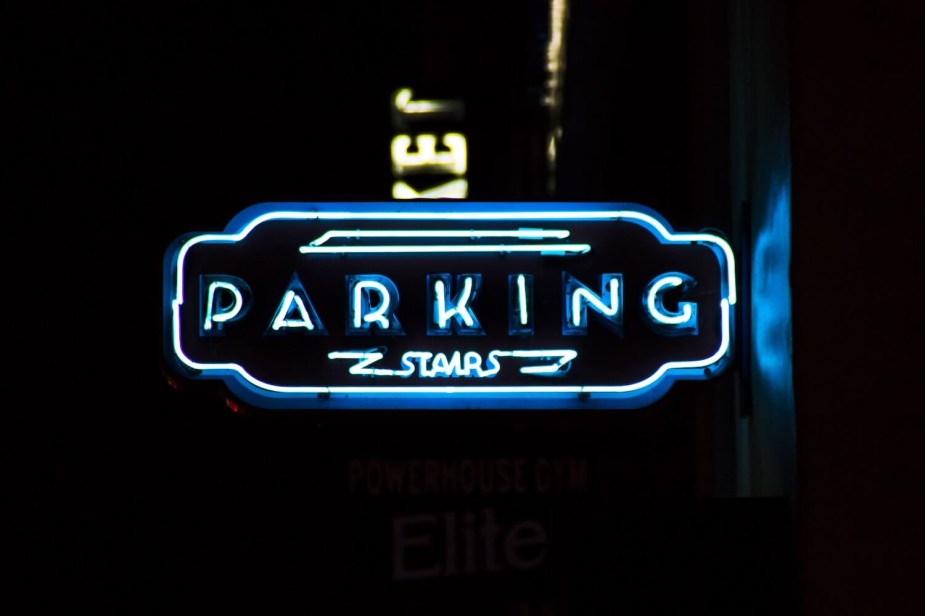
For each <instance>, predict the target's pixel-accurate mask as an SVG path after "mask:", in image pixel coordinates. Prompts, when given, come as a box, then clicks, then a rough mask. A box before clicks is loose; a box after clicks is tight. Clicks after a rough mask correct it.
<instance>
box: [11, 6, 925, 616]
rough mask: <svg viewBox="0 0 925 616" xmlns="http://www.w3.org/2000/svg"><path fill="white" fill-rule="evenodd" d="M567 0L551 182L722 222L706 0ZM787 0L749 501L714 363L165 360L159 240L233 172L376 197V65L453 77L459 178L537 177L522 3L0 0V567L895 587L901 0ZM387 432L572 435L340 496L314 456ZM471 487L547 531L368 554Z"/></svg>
mask: <svg viewBox="0 0 925 616" xmlns="http://www.w3.org/2000/svg"><path fill="white" fill-rule="evenodd" d="M574 4H575V6H573V21H572V27H573V29H572V30H570V31H569V33H568V35H569V37H570V39H569V54H570V55H569V61H570V64H569V73H568V81H567V84H568V85H567V89H566V101H567V103H566V105H567V106H566V109H567V110H568V111H567V113H568V115H567V117H566V119H565V127H566V130H567V131H568V132H567V133H566V134H567V139H566V140H564V141H563V150H562V152H561V159H560V160H561V165H560V168H559V172H558V178H557V179H558V192H557V195H556V197H557V198H559V199H562V200H567V199H576V200H581V199H595V200H611V201H638V202H643V203H645V204H646V205H649V206H651V207H653V208H654V209H656V210H658V211H660V212H662V213H663V214H665V215H666V217H667V218H668V219H669V220H670V222H671V223H672V224H673V225H674V226H675V227H676V228H678V229H688V228H699V227H716V228H720V229H731V225H732V223H733V216H732V208H733V204H730V203H729V202H728V196H727V195H728V191H727V189H726V186H727V184H728V181H729V178H728V170H727V167H728V165H727V163H728V160H727V158H726V157H727V156H728V151H727V149H726V145H725V140H728V138H729V135H728V132H727V131H728V125H727V124H725V123H724V121H723V118H725V115H726V114H728V108H727V106H726V105H727V103H726V102H725V101H726V98H725V97H726V96H728V94H727V91H728V75H727V74H726V70H727V67H728V63H729V58H728V52H726V51H725V47H724V46H723V45H722V44H721V41H722V40H724V38H725V36H726V32H727V28H728V18H729V16H728V11H727V10H726V8H725V6H724V4H723V3H720V2H714V3H694V2H690V3H684V2H652V3H644V2H639V3H633V2H623V3H611V4H607V3H604V2H592V3H579V2H575V3H574ZM791 4H792V6H789V8H788V11H787V13H788V20H789V21H788V33H789V36H788V44H789V54H790V55H789V58H788V59H789V67H790V86H791V92H790V99H791V125H792V133H791V140H792V157H793V167H792V170H793V194H792V197H793V206H792V210H793V221H792V223H793V226H792V241H793V266H792V286H793V298H794V304H793V332H794V334H793V361H794V380H795V388H796V411H797V434H798V438H797V477H796V486H797V487H796V490H795V493H793V494H788V495H785V498H783V499H769V500H765V499H728V498H723V496H725V495H727V494H729V493H730V487H729V485H730V480H729V479H728V478H726V477H725V476H724V469H725V470H726V471H727V472H728V469H729V467H730V466H731V465H733V464H734V463H733V461H732V458H731V455H730V454H729V452H728V449H729V447H730V445H729V437H728V435H726V436H724V435H722V434H721V433H718V432H717V428H716V426H717V425H720V424H721V423H722V419H723V417H724V413H725V412H726V411H725V410H724V409H725V408H726V403H727V402H728V396H729V395H730V394H729V391H730V390H731V381H730V380H729V379H726V380H719V381H717V382H714V383H712V384H710V385H709V386H707V387H705V388H692V387H685V386H683V385H684V384H681V385H682V386H679V387H676V388H675V389H673V390H672V392H671V394H670V396H669V397H668V398H667V399H666V400H665V401H664V402H663V403H661V404H660V405H658V407H656V408H653V409H650V410H648V412H640V413H629V414H624V415H621V416H620V417H618V418H616V417H609V416H601V415H588V416H577V417H576V416H569V417H565V416H561V415H556V414H548V415H545V416H543V417H511V416H510V415H504V414H500V415H499V414H493V413H490V412H486V413H483V414H475V415H473V416H466V417H460V416H450V417H432V416H430V415H427V414H414V415H413V416H412V415H407V414H386V415H382V416H376V417H370V416H366V415H364V414H362V413H359V414H356V415H351V416H350V417H349V418H343V417H334V416H313V417H311V418H304V417H300V418H287V420H286V421H284V422H283V421H279V420H278V419H279V418H274V419H271V420H266V418H265V417H260V416H242V415H241V414H235V413H233V412H231V411H230V409H229V408H228V407H227V406H226V405H225V403H224V402H223V401H222V400H221V399H220V398H217V397H215V396H214V395H213V392H211V391H206V390H201V389H180V390H174V389H172V388H171V387H170V386H169V385H168V383H167V379H166V378H165V374H164V370H163V362H162V359H161V358H162V352H161V329H160V328H161V276H162V269H161V268H162V259H163V254H164V251H165V249H166V247H167V245H168V244H169V242H170V241H171V240H173V239H174V238H175V237H177V236H178V235H180V234H181V233H185V232H188V231H209V230H218V229H220V228H221V227H223V226H224V224H225V223H226V222H227V221H228V220H229V219H230V217H231V216H232V215H234V214H235V213H236V212H237V211H239V210H240V209H243V208H244V207H246V206H248V205H251V204H253V203H257V202H262V201H276V200H295V201H320V200H383V199H387V198H388V195H389V187H390V184H391V175H390V169H389V166H388V154H387V144H388V140H389V139H390V138H391V136H392V127H391V125H390V116H389V110H388V100H389V96H390V94H391V93H392V91H393V90H394V89H395V88H396V87H399V86H401V85H405V84H406V83H411V82H415V81H419V82H422V83H426V84H427V85H428V87H430V88H432V89H433V92H434V96H436V97H454V96H457V95H458V96H459V97H461V98H465V100H466V104H467V116H466V123H467V126H466V130H467V131H468V132H467V136H470V152H471V155H472V166H471V167H470V173H469V178H470V183H471V185H472V192H471V193H470V197H471V198H472V199H486V200H494V199H498V200H507V199H511V200H517V199H529V198H542V196H543V194H544V192H543V191H544V186H545V184H544V179H545V178H544V177H543V174H542V173H541V172H540V171H538V169H539V168H540V166H539V165H538V160H537V152H538V151H541V149H540V150H538V148H541V147H542V135H543V131H544V130H545V126H544V124H543V122H544V115H543V112H542V110H541V109H540V108H539V107H538V106H537V104H536V100H537V94H538V91H540V90H541V86H542V79H543V75H542V70H541V66H542V65H541V59H542V53H543V40H542V36H541V34H542V29H543V28H544V26H545V7H543V6H542V5H541V3H535V2H532V3H531V2H519V3H475V4H473V3H462V2H455V3H454V2H446V3H429V4H425V3H415V2H401V3H397V4H396V3H370V4H369V5H363V6H355V5H350V4H334V3H331V4H323V5H322V4H312V5H307V4H303V5H298V6H296V5H287V4H285V3H260V4H258V3H233V4H224V3H209V2H193V3H183V4H178V5H175V6H174V5H170V4H163V3H162V4H156V5H155V4H132V5H124V6H123V5H118V4H115V3H113V4H111V5H110V4H103V3H95V4H94V3H91V4H85V5H83V6H67V7H63V8H54V7H44V8H39V7H33V6H30V7H28V8H26V7H16V8H13V9H8V10H6V11H5V13H6V15H5V17H4V19H3V21H4V26H3V27H4V35H3V36H4V38H3V40H4V43H5V44H6V47H7V53H6V54H5V61H4V85H5V87H4V92H5V94H4V99H5V100H6V103H7V104H5V105H4V107H6V109H7V115H6V119H5V122H4V124H5V126H6V127H7V128H8V131H6V133H7V134H8V135H10V136H11V139H8V140H5V143H4V147H3V152H4V159H3V167H4V170H5V172H6V173H5V174H4V175H6V176H7V177H8V178H9V182H7V183H5V184H6V188H12V191H11V192H10V193H8V194H9V197H8V199H6V200H5V201H6V203H5V205H6V208H5V211H6V214H7V220H8V226H7V227H6V229H7V239H8V243H7V247H6V249H5V250H6V254H7V262H8V265H7V268H6V274H7V279H6V282H7V284H8V285H9V286H8V289H9V290H8V293H7V295H6V297H7V301H8V302H9V304H8V312H7V314H8V315H9V316H8V319H9V326H8V333H7V340H8V342H9V343H11V344H8V348H9V349H12V350H13V351H14V353H13V354H11V357H10V358H9V359H10V361H9V362H8V368H7V374H8V378H7V379H6V383H7V388H8V397H7V400H6V405H5V406H6V408H5V412H4V417H5V419H4V423H3V426H2V434H3V455H4V458H3V483H4V492H5V494H4V498H3V502H4V505H3V509H4V511H5V512H6V513H7V514H9V522H8V523H7V524H5V528H4V550H3V551H4V555H5V556H6V558H5V560H7V561H8V563H9V564H10V565H11V567H10V568H8V569H9V571H11V572H12V573H8V574H7V577H6V578H5V582H6V583H7V584H8V586H9V588H10V589H12V590H16V591H19V593H21V594H22V596H23V597H24V598H25V599H26V600H27V602H29V603H27V605H33V606H36V607H39V606H45V607H56V608H65V609H81V610H82V609H93V610H94V611H98V612H99V611H114V612H120V613H125V612H129V613H135V612H152V613H160V612H166V613H177V612H212V611H220V610H221V611H242V612H248V613H253V612H258V611H259V612H264V613H282V612H289V611H302V612H305V611H308V612H321V613H340V612H343V613H350V612H351V610H354V609H355V608H356V607H357V606H365V607H368V606H376V609H378V610H379V611H384V612H386V613H405V614H417V613H424V612H428V613H433V612H435V611H436V612H439V613H444V614H455V613H471V612H477V613H503V614H507V613H510V614H514V613H517V614H551V613H569V614H572V613H581V614H584V613H589V614H597V613H602V612H603V613H616V612H619V611H621V610H622V611H624V612H625V613H663V612H670V613H677V612H678V611H680V610H682V609H684V610H685V611H694V612H698V611H699V612H701V613H730V614H745V613H761V614H780V613H794V612H796V613H807V614H833V613H837V614H870V613H883V614H903V613H914V612H915V610H916V607H917V606H920V605H921V600H920V598H919V597H918V593H917V591H916V590H915V589H916V587H917V586H916V583H917V580H918V578H917V576H916V572H917V571H920V570H921V567H920V566H918V567H917V565H920V549H919V548H918V547H917V545H916V539H917V538H918V537H917V536H916V534H917V533H916V531H917V530H918V527H919V526H920V520H921V513H920V511H921V509H920V507H917V502H918V501H917V499H916V495H917V493H920V492H921V488H920V485H921V481H920V475H919V473H918V472H917V470H916V469H917V467H920V466H921V464H920V462H921V456H920V454H919V453H918V452H919V448H918V444H919V440H920V438H921V435H922V434H923V432H922V426H921V419H920V415H921V407H922V405H921V402H920V400H919V399H918V397H917V393H916V392H915V391H914V390H913V388H912V387H911V386H912V384H913V383H915V380H914V375H913V374H912V369H911V366H912V365H914V358H915V349H916V348H917V344H913V341H914V340H915V338H916V328H915V321H914V318H915V317H914V315H915V312H914V310H915V303H914V300H912V299H911V297H910V296H907V295H906V294H907V293H909V292H910V291H911V290H913V289H915V285H916V282H915V281H916V280H918V278H920V275H921V262H922V259H921V256H920V254H919V253H918V250H917V249H918V244H919V243H920V242H919V241H918V239H917V235H916V230H917V229H918V227H919V226H921V225H920V220H921V215H920V214H919V206H920V204H921V202H922V190H921V179H920V178H921V173H920V169H919V168H920V166H921V165H920V162H921V161H922V154H921V151H922V150H921V147H922V146H923V145H925V139H923V134H922V120H921V109H922V108H925V100H923V91H922V83H923V79H922V78H923V69H922V58H923V56H925V50H923V48H922V37H921V36H920V32H921V25H922V24H921V10H920V9H918V8H917V5H916V4H915V3H913V2H902V1H900V0H890V1H889V2H881V3H871V4H870V5H869V6H868V5H864V4H861V3H835V2H823V3H802V4H799V3H791ZM499 5H502V6H499ZM434 24H439V26H440V27H439V28H438V27H434ZM421 49H426V50H434V49H441V50H442V49H445V50H446V51H441V52H431V51H427V52H426V53H421V51H420V50H421ZM537 67H539V68H537ZM448 75H450V76H452V79H449V78H448V77H446V76H448ZM412 85H413V84H412ZM422 93H423V92H422ZM718 118H719V119H718ZM724 127H726V128H724ZM718 143H722V144H723V145H722V146H718V145H716V144H718ZM4 192H5V193H6V192H7V191H4ZM897 302H898V304H899V307H900V310H899V311H896V308H895V307H896V304H897ZM910 308H911V310H910ZM906 314H910V316H909V317H905V315H906ZM894 315H899V318H897V317H896V316H894ZM403 456H404V457H407V456H416V457H423V458H426V457H440V456H449V457H453V456H460V457H475V458H478V457H488V458H490V457H497V456H525V457H532V456H539V457H542V456H573V457H574V456H579V457H581V456H585V457H587V458H588V459H589V460H590V461H591V479H592V483H591V486H590V487H589V489H588V490H587V491H586V492H585V493H582V494H578V495H567V496H565V495H556V496H552V497H545V496H537V495H528V496H526V497H524V498H520V499H501V498H498V499H485V500H479V499H472V498H469V497H462V496H448V497H434V498H432V499H430V500H424V501H421V500H413V499H409V498H394V499H379V500H376V499H372V498H369V499H362V498H355V497H353V496H351V495H349V494H347V493H346V489H345V481H344V473H345V468H346V464H347V462H348V461H349V460H352V459H361V458H362V459H365V458H370V457H372V458H383V459H385V458H401V457H403ZM481 507H493V508H496V509H497V510H498V512H499V516H501V517H506V518H507V519H511V520H513V519H518V518H523V517H529V518H536V519H539V520H541V521H542V522H543V523H544V524H546V525H547V526H548V527H549V528H555V531H554V534H553V535H551V536H552V537H554V538H555V539H554V540H551V542H550V548H551V550H552V552H551V556H550V560H549V561H548V563H547V566H544V567H543V568H541V569H540V570H539V571H537V572H533V573H530V574H526V575H503V576H494V577H493V576H475V577H472V578H467V579H459V580H450V581H448V582H447V583H445V584H443V583H438V584H430V585H425V586H421V587H411V588H410V589H409V588H407V587H396V585H394V584H391V583H389V581H388V575H387V572H384V571H383V570H382V562H387V559H386V561H383V559H382V558H383V554H387V552H388V547H387V545H386V544H387V542H388V539H389V536H388V532H389V527H388V520H389V518H390V517H392V516H394V515H397V514H399V513H402V512H412V513H413V512H415V511H422V510H426V511H431V510H432V511H442V510H447V509H454V510H456V509H458V510H478V509H479V508H481ZM791 516H792V517H791ZM791 520H792V522H793V524H792V526H791V524H790V522H791ZM8 548H9V549H8ZM457 582H458V583H457Z"/></svg>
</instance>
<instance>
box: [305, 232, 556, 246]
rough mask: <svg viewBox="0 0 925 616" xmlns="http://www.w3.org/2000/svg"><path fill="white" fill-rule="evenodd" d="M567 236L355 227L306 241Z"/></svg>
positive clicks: (539, 238) (545, 233) (536, 233)
mask: <svg viewBox="0 0 925 616" xmlns="http://www.w3.org/2000/svg"><path fill="white" fill-rule="evenodd" d="M568 236H569V231H567V230H565V229H551V230H546V229H512V230H510V231H501V230H498V231H493V230H487V229H486V230H481V231H479V230H475V229H470V230H468V231H464V230H458V231H457V230H447V229H433V230H415V231H411V230H400V231H370V230H360V229H356V230H353V231H346V230H333V231H328V232H326V233H324V234H323V235H321V236H319V237H317V238H315V239H314V240H312V241H311V242H309V243H308V246H321V245H322V244H324V243H326V242H327V241H328V240H331V239H334V238H347V239H355V240H359V239H362V238H367V237H386V238H388V237H423V238H439V237H468V238H472V239H477V238H483V237H513V238H517V239H521V240H541V239H560V240H561V239H565V238H567V237H568Z"/></svg>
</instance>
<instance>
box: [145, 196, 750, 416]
mask: <svg viewBox="0 0 925 616" xmlns="http://www.w3.org/2000/svg"><path fill="white" fill-rule="evenodd" d="M445 207H446V202H445V201H436V200H435V201H426V200H417V201H415V202H414V203H413V206H409V205H408V204H407V203H403V202H362V203H360V202H330V203H286V202H280V203H261V204H257V205H254V206H251V207H249V208H247V209H245V210H243V211H242V212H240V213H239V214H237V215H236V216H235V217H234V218H232V220H231V221H230V222H229V223H228V225H227V226H226V227H225V230H224V231H222V232H218V233H188V234H185V235H184V236H182V237H180V238H177V239H176V240H175V241H174V242H173V243H171V245H170V246H169V248H168V250H167V252H166V256H165V262H164V281H163V282H164V306H163V310H164V313H163V314H164V323H163V325H164V351H165V355H166V358H167V361H168V364H169V365H170V367H171V368H172V369H173V370H174V371H175V373H176V375H177V376H179V377H181V378H185V379H192V380H213V381H221V382H223V383H224V384H225V386H227V388H228V390H229V391H230V393H231V394H233V395H234V396H236V397H238V398H239V399H240V400H241V401H243V402H244V403H246V404H249V405H253V406H255V407H261V408H266V409H304V410H341V409H344V410H346V409H390V410H391V409H463V410H465V409H470V410H475V409H524V410H531V409H536V410H539V409H561V410H566V409H576V410H577V409H635V408H641V407H644V406H648V405H650V404H652V403H654V402H656V401H657V400H658V399H659V398H661V397H662V396H664V395H665V394H666V393H667V392H668V390H669V389H670V388H671V386H672V384H673V383H674V382H676V381H678V380H704V379H708V378H713V377H715V376H717V375H719V374H720V373H722V372H723V370H725V368H726V367H727V365H728V364H729V362H730V361H731V359H732V352H733V349H734V346H735V345H734V343H733V342H734V327H733V315H734V310H733V306H734V304H735V303H736V268H735V259H734V255H733V251H732V249H731V247H730V245H729V244H728V242H727V241H726V240H725V239H724V238H722V237H720V236H718V235H716V234H715V233H705V232H675V231H674V230H673V229H672V228H671V226H670V225H669V224H668V222H667V221H666V220H664V219H663V218H662V217H661V216H660V215H659V214H658V213H656V212H654V211H653V210H651V209H650V208H647V207H645V206H642V205H639V204H632V203H586V202H573V203H561V202H558V203H557V202H537V203H529V202H517V203H509V202H471V201H470V202H459V201H454V202H453V204H452V211H442V210H443V208H445ZM313 219H314V220H329V221H349V220H364V221H374V220H411V221H424V220H426V221H467V220H471V221H480V222H486V221H488V222H491V221H499V222H501V221H511V222H518V221H520V222H537V221H542V222H549V221H563V222H565V221H594V220H601V221H616V220H621V221H627V222H632V223H634V224H637V225H639V226H641V227H644V228H645V229H647V230H648V231H649V232H651V233H652V234H653V235H654V236H655V237H657V238H658V240H659V242H660V243H662V244H695V243H696V244H702V245H704V246H707V247H709V248H710V249H711V251H712V253H713V254H714V255H715V256H716V258H717V261H718V264H719V269H720V271H721V272H722V281H721V295H722V297H721V302H720V313H721V315H722V323H721V331H722V340H721V342H720V344H719V346H718V348H717V349H716V350H715V352H714V353H712V354H711V355H709V356H708V357H704V358H702V359H699V360H693V361H681V362H678V361H672V362H666V363H664V364H662V365H661V366H660V367H659V368H658V369H657V370H655V371H654V372H653V374H651V375H650V376H648V377H647V378H645V379H642V380H640V381H638V382H635V383H631V384H624V385H613V386H608V385H564V386H483V385H479V386H410V387H408V386H395V387H372V386H362V387H343V386H336V387H329V386H324V385H313V386H304V387H303V386H298V387H295V386H288V387H287V386H278V385H273V384H271V383H265V382H262V381H260V380H258V379H256V378H254V377H253V376H252V375H251V374H249V373H248V372H247V370H246V369H245V368H243V367H242V366H240V365H238V364H233V363H223V364H203V363H197V362H195V361H193V360H191V359H190V358H189V357H187V355H186V354H185V353H184V351H183V349H182V345H181V344H180V331H179V328H180V316H179V314H180V306H181V305H182V304H183V301H184V298H183V294H182V276H183V259H184V256H185V254H186V252H187V251H188V250H189V248H190V246H192V245H194V244H196V243H199V242H221V243H234V242H238V241H240V240H241V239H243V238H245V237H247V235H248V234H249V233H250V232H251V231H253V229H254V228H256V227H257V226H258V225H260V224H261V223H263V222H266V221H269V220H293V221H304V220H313Z"/></svg>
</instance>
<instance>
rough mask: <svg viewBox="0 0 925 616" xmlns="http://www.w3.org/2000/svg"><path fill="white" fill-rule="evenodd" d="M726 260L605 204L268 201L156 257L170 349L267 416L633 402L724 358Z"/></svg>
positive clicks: (730, 270)
mask: <svg viewBox="0 0 925 616" xmlns="http://www.w3.org/2000/svg"><path fill="white" fill-rule="evenodd" d="M735 302H736V285H735V264H734V257H733V252H732V249H731V247H730V246H729V244H728V243H727V242H726V240H725V239H723V238H722V237H720V236H718V235H716V234H713V233H703V232H692V233H682V232H675V231H673V230H672V228H671V227H670V225H669V224H668V223H667V221H665V220H664V219H662V217H661V216H659V215H658V214H656V213H655V212H653V211H652V210H650V209H648V208H645V207H643V206H639V205H635V204H615V203H603V204H596V203H478V202H458V201H457V202H453V203H452V205H449V204H447V203H446V202H437V201H434V202H422V201H416V202H414V203H413V204H408V203H405V202H382V203H266V204H260V205H256V206H253V207H250V208H248V209H246V210H245V211H243V212H241V213H240V214H238V215H237V216H236V217H235V218H234V219H233V220H232V221H231V222H230V223H229V224H228V225H227V226H226V228H225V230H224V231H221V232H216V233H191V234H188V235H185V236H183V237H181V238H178V239H177V240H176V241H175V242H174V243H173V244H172V245H171V246H170V247H169V249H168V251H167V254H166V258H165V275H164V332H165V336H164V340H165V351H166V356H167V359H168V361H169V363H170V364H171V366H172V367H173V369H174V371H175V372H176V373H177V375H178V376H180V377H183V378H188V379H200V380H201V379H206V380H217V381H221V382H223V383H224V384H225V385H226V386H227V387H228V389H229V390H230V392H231V393H232V394H234V395H235V396H237V397H238V398H240V399H241V400H243V401H244V402H246V403H248V404H251V405H253V406H257V407H262V408H268V409H272V408H278V409H306V410H313V409H331V410H336V409H412V408H414V409H431V408H432V409H441V408H451V409H476V408H484V409H515V408H523V409H573V408H596V409H620V408H639V407H642V406H646V405H648V404H651V403H653V402H655V401H656V400H657V399H658V398H660V397H661V396H663V395H664V394H665V393H666V392H667V391H668V389H669V388H670V387H671V385H672V383H674V382H675V381H677V380H681V379H694V380H696V379H707V378H712V377H714V376H715V375H717V374H719V373H720V372H721V371H722V370H723V369H724V368H725V367H726V366H727V365H728V363H729V361H730V360H731V353H732V347H733V345H732V339H733V335H734V328H733V310H732V307H733V305H734V304H735Z"/></svg>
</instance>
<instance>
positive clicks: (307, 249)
mask: <svg viewBox="0 0 925 616" xmlns="http://www.w3.org/2000/svg"><path fill="white" fill-rule="evenodd" d="M590 250H591V245H590V244H543V245H539V246H520V245H512V246H509V245H505V244H486V245H484V246H481V245H474V246H473V245H467V244H460V245H455V246H452V245H448V246H300V247H299V252H301V253H302V254H343V253H364V252H368V253H407V252H414V253H421V252H427V253H438V252H501V253H504V252H539V253H543V254H556V253H565V252H568V253H581V254H583V253H586V252H588V251H590Z"/></svg>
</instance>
